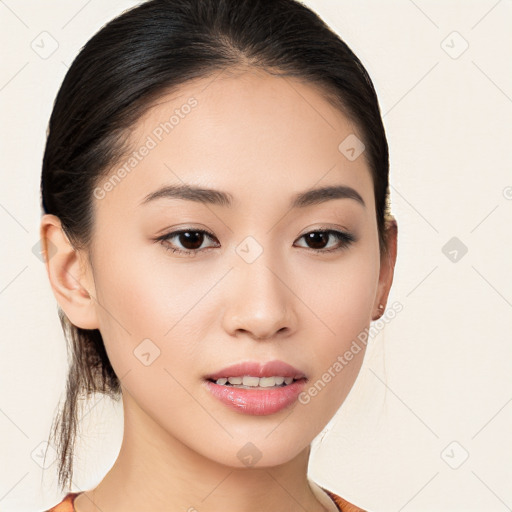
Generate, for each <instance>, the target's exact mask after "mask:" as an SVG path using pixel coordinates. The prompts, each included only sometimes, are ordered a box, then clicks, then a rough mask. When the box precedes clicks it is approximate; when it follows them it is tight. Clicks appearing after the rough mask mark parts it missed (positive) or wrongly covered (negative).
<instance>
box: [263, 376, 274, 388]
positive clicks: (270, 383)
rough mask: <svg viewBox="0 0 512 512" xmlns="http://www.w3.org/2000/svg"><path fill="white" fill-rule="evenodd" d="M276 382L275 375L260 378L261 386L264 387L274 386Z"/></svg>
mask: <svg viewBox="0 0 512 512" xmlns="http://www.w3.org/2000/svg"><path fill="white" fill-rule="evenodd" d="M275 384H276V378H275V377H261V379H260V386H261V387H262V388H269V387H271V386H274V385H275Z"/></svg>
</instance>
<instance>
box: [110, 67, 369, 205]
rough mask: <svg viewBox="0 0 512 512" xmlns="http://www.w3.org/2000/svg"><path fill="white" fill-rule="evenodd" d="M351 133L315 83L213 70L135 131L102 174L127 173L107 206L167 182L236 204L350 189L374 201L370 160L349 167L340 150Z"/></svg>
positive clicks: (163, 101) (167, 98) (170, 96)
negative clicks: (214, 191) (220, 194)
mask: <svg viewBox="0 0 512 512" xmlns="http://www.w3.org/2000/svg"><path fill="white" fill-rule="evenodd" d="M354 136H357V137H358V138H361V137H360V135H359V131H358V129H357V127H356V126H355V125H354V124H353V123H352V122H351V121H350V120H349V119H348V118H347V117H346V116H345V115H344V114H343V113H342V112H341V111H340V110H338V109H336V108H335V107H333V106H332V104H331V103H329V102H328V101H327V100H326V99H325V97H324V96H323V95H322V91H321V90H320V89H319V88H318V87H316V86H314V85H312V84H309V83H305V82H302V81H299V80H297V79H294V78H291V77H282V76H275V75H270V74H269V73H266V72H263V71H255V70H248V71H244V72H240V73H237V74H223V73H216V74H213V75H211V76H209V77H205V78H201V79H197V80H194V81H190V82H187V83H186V84H184V85H182V86H181V87H179V88H178V89H176V90H174V91H172V92H170V93H167V94H165V95H162V96H161V97H160V98H158V100H156V101H155V102H154V103H153V104H152V105H151V107H150V108H149V109H148V110H147V111H146V112H145V114H144V115H143V116H142V117H141V118H140V119H139V120H138V122H137V123H136V124H135V125H134V126H133V127H132V130H131V133H130V138H129V144H130V149H131V152H130V153H128V154H127V155H126V156H125V158H124V159H123V160H122V161H121V162H117V164H116V166H114V167H113V168H112V169H111V170H110V171H109V172H108V173H107V175H106V176H105V179H106V180H108V179H109V177H112V176H113V174H116V172H117V171H118V170H119V169H121V168H124V170H125V172H122V173H121V174H123V178H122V179H121V180H116V181H118V183H116V185H115V187H113V190H111V191H109V193H108V200H109V201H123V202H124V203H125V206H127V207H128V206H130V207H135V205H138V204H140V201H142V199H143V198H144V197H145V196H146V195H147V194H148V193H150V192H152V191H153V190H154V189H156V188H158V187H161V186H162V185H165V184H183V183H185V182H186V183H190V184H195V185H198V186H208V187H212V188H218V189H222V190H227V191H229V192H231V193H232V195H233V196H234V198H235V202H234V205H235V206H236V205H237V204H239V205H240V204H244V206H247V204H246V203H248V202H251V201H252V202H255V200H256V199H258V198H259V203H260V206H261V204H262V201H263V200H264V198H265V199H268V200H272V199H275V201H278V200H279V197H282V196H283V194H284V195H286V198H287V199H288V198H289V197H291V196H293V195H295V193H296V192H298V191H303V190H304V189H307V188H312V187H315V186H324V185H332V184H336V185H339V184H343V185H347V186H351V187H353V188H356V189H357V190H358V192H359V193H360V194H361V195H362V196H363V198H364V200H365V202H366V203H367V204H371V203H372V201H373V195H372V194H373V187H372V179H371V175H370V172H369V168H368V165H367V162H366V159H365V158H364V153H363V154H362V155H361V157H359V158H356V159H354V160H351V159H348V158H347V157H346V155H345V154H344V153H343V152H342V150H341V149H340V144H341V145H342V146H343V141H345V140H347V137H354ZM118 174H119V173H118ZM111 181H112V180H111ZM109 201H105V203H107V202H109ZM256 202H257V201H256ZM256 207H257V205H256Z"/></svg>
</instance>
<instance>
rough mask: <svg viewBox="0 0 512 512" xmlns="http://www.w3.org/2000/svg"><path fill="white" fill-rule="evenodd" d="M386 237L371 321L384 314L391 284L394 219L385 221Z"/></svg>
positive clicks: (395, 251)
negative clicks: (385, 246) (385, 248)
mask: <svg viewBox="0 0 512 512" xmlns="http://www.w3.org/2000/svg"><path fill="white" fill-rule="evenodd" d="M386 236H387V242H388V251H387V253H385V254H383V255H382V258H381V265H380V275H379V286H378V292H377V296H376V297H375V301H376V303H375V304H374V311H377V314H376V315H375V316H374V317H373V318H372V320H377V319H379V318H380V317H381V316H382V314H383V313H384V310H385V309H386V302H387V300H388V295H389V292H390V290H391V285H392V283H393V275H394V271H395V263H396V256H397V243H398V224H397V222H396V219H395V218H394V217H391V218H390V219H388V220H386ZM381 306H382V307H381Z"/></svg>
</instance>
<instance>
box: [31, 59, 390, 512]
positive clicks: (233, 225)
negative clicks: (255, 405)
mask: <svg viewBox="0 0 512 512" xmlns="http://www.w3.org/2000/svg"><path fill="white" fill-rule="evenodd" d="M192 96H193V97H194V98H196V99H197V102H198V104H197V106H196V107H195V108H194V109H192V110H191V112H190V113H189V114H188V115H187V116H185V117H184V118H183V119H180V122H179V124H178V125H177V126H175V128H174V129H173V130H172V132H170V133H169V134H167V135H166V136H165V137H164V138H163V139H162V141H161V142H160V143H159V144H158V145H157V146H156V147H155V148H153V149H152V150H151V151H150V152H149V154H148V155H147V156H145V158H144V159H143V160H142V161H141V162H139V163H138V165H137V166H136V167H135V168H134V169H133V170H132V171H131V172H130V174H128V175H127V176H126V177H125V178H124V179H123V180H121V182H120V183H118V184H117V185H116V186H115V187H114V189H113V190H111V191H109V192H108V193H107V194H106V195H105V197H104V198H102V199H95V200H94V201H93V207H94V221H95V222H94V229H93V239H92V240H93V241H92V245H91V247H90V248H89V249H90V252H89V253H86V252H84V251H78V250H75V249H74V248H73V246H72V245H71V244H70V243H69V241H68V240H67V238H66V236H65V235H64V233H63V231H62V229H61V227H60V222H59V219H58V218H57V217H55V216H53V215H45V216H44V217H43V219H42V223H41V237H42V238H43V239H46V238H47V239H49V240H51V242H52V243H53V244H54V245H55V246H56V247H57V253H56V254H55V255H54V256H53V257H52V258H50V259H49V261H47V271H48V276H49V279H50V282H51V286H52V289H53V291H54V294H55V296H56V298H57V300H58V302H59V304H60V306H61V308H62V309H63V310H64V312H65V313H66V315H67V316H68V318H69V319H70V321H71V322H72V323H73V324H74V325H76V326H79V327H82V328H86V329H99V330H100V331H101V334H102V337H103V340H104V343H105V346H106V350H107V353H108V356H109V358H110V361H111V364H112V366H113V368H114V370H115V371H116V374H117V375H118V376H119V377H120V378H121V382H122V389H123V407H124V415H125V416H124V437H123V442H122V446H121V450H120V453H119V457H118V459H117V460H116V462H115V464H114V466H113V467H112V468H111V470H110V471H109V472H108V474H107V475H106V476H105V478H104V479H103V480H102V481H101V482H100V483H99V485H98V486H97V487H96V488H95V489H92V490H90V491H87V492H85V493H83V494H82V495H81V496H79V497H78V498H77V500H76V501H75V507H76V510H77V511H78V512H90V511H100V510H101V511H103V512H107V511H108V512H117V511H121V510H122V511H125V512H126V511H128V510H134V511H135V510H137V511H142V510H144V511H145V510H148V511H149V510H152V511H154V510H171V511H174V510H175V511H178V510H180V511H183V510H190V511H193V510H194V509H196V510H198V511H200V512H212V511H217V512H218V511H220V510H237V511H240V512H256V511H261V510H275V511H277V510H279V511H290V512H291V511H299V510H300V511H304V510H307V511H309V512H319V511H324V510H328V511H336V510H337V508H336V506H335V505H334V503H333V502H332V501H331V499H330V498H329V497H328V496H327V495H326V494H325V493H324V492H323V491H322V490H321V489H320V488H319V486H318V485H317V484H315V483H314V482H312V481H311V480H310V479H308V477H307V466H308V460H309V455H310V443H311V442H312V440H313V439H314V438H315V437H316V436H317V435H318V434H319V433H320V432H321V430H322V429H323V428H324V427H325V425H326V424H327V423H328V422H329V420H330V419H331V418H332V417H333V416H334V414H335V413H336V412H337V411H338V409H339V408H340V406H341V405H342V404H343V401H344V400H345V397H346V396H347V394H348V392H349V391H350V389H351V387H352V385H353V384H354V381H355V379H356V377H357V374H358V372H359V369H360V366H361V363H362V361H363V356H364V350H361V351H360V352H359V353H358V354H357V355H355V356H354V358H353V359H352V360H351V361H350V363H349V364H348V365H347V366H345V367H344V368H343V370H342V371H341V372H339V373H338V374H337V375H336V377H335V378H333V379H332V380H331V381H330V382H329V383H328V384H327V385H326V386H325V387H324V388H323V389H322V390H321V392H319V393H318V394H317V395H316V396H315V397H313V398H311V400H310V401H309V403H307V404H305V405H304V404H301V403H298V402H296V403H295V404H294V405H293V406H292V407H291V408H287V409H285V410H283V411H280V412H278V413H275V414H270V415H266V416H251V415H246V414H243V413H241V412H238V411H234V410H231V409H229V408H227V407H226V406H225V405H224V404H222V403H220V402H219V401H217V400H216V399H215V398H214V397H212V396H211V395H210V394H209V392H208V391H207V390H206V389H205V387H204V385H203V384H204V383H203V377H204V376H205V375H206V374H208V373H212V372H214V371H217V370H220V369H222V368H223V367H225V366H228V365H231V364H233V363H237V362H241V361H245V360H255V361H268V360H272V359H281V360H283V361H286V362H288V363H289V364H291V365H293V366H295V367H296V368H298V369H300V370H302V371H303V372H304V373H305V374H306V375H307V377H308V378H309V381H310V383H314V382H316V381H317V380H318V379H320V378H321V376H322V374H323V373H324V372H325V371H326V370H327V369H328V368H329V367H332V365H333V363H334V362H335V361H336V358H337V357H338V356H339V355H342V354H344V353H345V351H346V350H347V349H348V348H349V347H350V345H351V343H352V341H353V340H354V339H355V338H356V337H357V335H358V334H359V333H360V332H361V331H363V330H364V329H365V328H368V327H369V325H370V322H371V320H372V319H376V318H378V317H379V315H380V314H381V312H382V310H379V308H378V306H379V304H383V305H384V306H385V305H386V300H387V297H388V293H389V290H390V287H391V284H392V280H393V270H394V266H395V260H396V237H397V228H396V221H393V222H391V223H390V225H389V232H390V237H389V240H390V241H389V246H390V252H389V255H388V256H387V257H384V256H381V254H380V252H379V246H378V234H377V223H376V217H375V201H374V197H373V184H372V178H371V174H370V171H369V167H368V164H367V162H366V160H365V158H364V153H363V155H362V156H361V157H359V158H357V159H355V160H354V161H350V160H348V159H347V158H346V157H345V156H344V155H343V154H342V153H341V152H340V151H339V150H338V145H339V144H340V142H341V141H343V140H344V139H345V138H346V137H347V136H348V135H350V134H353V133H355V134H357V133H358V130H357V127H356V126H354V124H353V123H351V122H350V121H349V120H348V118H347V117H345V116H344V115H343V114H342V113H341V112H340V111H339V110H338V109H335V108H334V107H333V106H331V105H330V104H329V103H328V102H327V101H326V100H325V99H324V97H323V96H322V93H321V91H320V90H318V89H317V88H315V87H314V86H313V85H310V84H306V83H302V82H299V81H297V80H295V79H292V78H286V79H285V78H280V77H276V76H271V75H270V74H267V73H265V72H262V71H255V70H252V69H244V70H243V71H241V72H240V73H238V74H236V75H235V74H229V75H228V74H223V75H218V76H217V77H216V78H215V79H214V78H212V77H209V78H204V79H200V80H196V81H194V82H188V83H187V84H185V85H183V86H182V87H181V88H180V89H179V91H178V92H174V93H173V94H172V95H167V96H165V97H162V98H160V99H159V100H158V101H157V102H156V105H155V106H153V107H152V108H151V109H149V110H148V111H147V112H146V114H145V115H144V116H143V117H142V118H141V119H140V120H139V121H138V122H137V124H136V126H135V127H134V129H133V131H132V133H131V139H130V140H131V142H132V145H133V147H135V148H137V147H140V146H141V144H142V143H143V142H144V141H145V140H146V138H147V136H148V135H149V134H151V133H152V130H154V128H155V127H156V126H158V125H159V123H160V122H163V121H165V120H167V119H169V117H170V115H172V113H173V111H174V109H176V108H179V107H180V105H183V104H184V103H186V101H187V100H188V99H189V98H190V97H192ZM132 149H133V148H132ZM122 163H123V162H121V163H118V165H117V166H114V167H113V168H112V172H114V171H115V170H116V169H117V168H119V167H120V166H121V165H122ZM112 172H110V173H109V174H108V175H107V178H108V177H109V176H111V175H112ZM182 183H189V184H194V185H200V186H207V187H211V188H215V189H220V190H224V191H227V192H229V193H230V194H232V196H233V199H234V205H233V207H232V208H227V207H224V206H221V205H211V204H209V205H204V204H199V203H196V202H192V201H185V200H182V199H167V198H165V199H159V200H155V201H152V202H150V203H148V204H146V205H140V203H141V201H142V200H143V199H144V197H145V196H146V195H147V194H149V193H151V192H153V191H155V190H157V189H159V188H160V187H162V186H163V185H170V184H182ZM324 185H347V186H350V187H352V188H354V189H356V190H357V192H359V194H360V195H361V196H362V198H363V199H364V202H365V203H366V207H363V206H362V205H360V204H359V203H358V202H356V201H355V200H353V199H348V198H344V199H335V200H330V201H327V202H324V203H322V204H317V205H312V206H309V207H306V208H301V209H297V210H293V211H291V210H290V208H289V202H290V199H291V197H292V195H294V194H295V193H297V192H301V191H304V190H307V189H310V188H313V187H320V186H324ZM183 227H190V228H191V229H192V230H195V229H207V230H209V231H211V232H212V233H213V234H214V235H215V239H211V238H209V237H208V236H206V235H205V237H204V238H203V239H202V240H203V242H202V245H201V249H200V250H199V252H198V253H197V254H196V255H195V256H192V257H190V256H184V255H181V254H177V253H173V252H172V251H169V250H166V248H165V242H158V241H156V242H155V241H154V238H156V237H157V236H159V235H162V234H165V233H171V232H172V231H175V230H176V229H179V228H183ZM322 227H328V228H331V229H337V230H341V231H348V232H349V233H351V234H353V235H354V236H355V237H356V241H355V242H353V243H352V244H350V245H348V246H347V247H345V248H343V249H341V250H339V251H336V252H332V253H324V254H322V253H315V252H314V251H313V250H312V249H311V247H313V248H314V247H315V245H308V243H307V241H306V239H305V237H303V235H305V234H306V233H310V232H311V231H315V230H318V229H320V228H322ZM249 235H250V236H252V237H253V238H254V239H255V240H256V241H257V243H258V244H259V245H260V246H261V248H262V250H263V252H262V254H261V255H260V256H259V258H257V259H256V260H255V261H254V262H252V263H247V262H246V261H245V260H244V259H242V258H241V257H240V256H239V255H238V254H237V252H236V251H235V249H236V247H237V246H238V245H239V244H240V242H242V241H243V240H244V239H245V238H246V237H247V236H249ZM199 243H201V240H199ZM199 243H198V245H199ZM172 244H174V247H177V248H181V249H185V248H190V247H191V245H188V246H184V245H183V244H186V241H184V239H183V237H181V238H179V237H174V238H172V239H171V240H168V241H167V247H168V246H169V245H172ZM317 244H318V245H317V246H316V247H319V248H321V247H322V245H321V243H320V242H317ZM325 246H327V249H329V248H332V247H336V246H339V242H338V241H337V239H336V238H334V237H332V236H331V237H330V238H329V239H328V240H327V241H326V242H325V243H324V247H325ZM206 247H213V248H212V249H208V250H205V248H206ZM201 251H203V252H201ZM228 271H229V272H228ZM147 338H149V339H150V340H152V343H154V344H155V345H156V346H158V348H159V350H160V356H159V357H158V358H157V359H155V360H154V361H153V362H152V364H151V365H149V366H146V365H144V364H142V363H141V362H140V361H139V360H138V359H137V358H136V357H134V350H136V348H137V347H138V345H139V344H140V343H141V342H142V340H144V339H147ZM249 441H250V442H251V443H253V444H254V445H255V446H256V447H257V449H258V450H259V452H261V459H260V460H259V461H258V462H257V463H256V464H255V465H254V466H251V467H248V466H246V465H245V464H244V463H243V462H242V461H241V460H240V459H239V458H238V457H237V452H238V451H239V450H240V449H241V448H242V447H243V446H244V445H246V443H248V442H249ZM171 504H172V505H171ZM191 507H194V508H191ZM354 510H358V509H357V508H354Z"/></svg>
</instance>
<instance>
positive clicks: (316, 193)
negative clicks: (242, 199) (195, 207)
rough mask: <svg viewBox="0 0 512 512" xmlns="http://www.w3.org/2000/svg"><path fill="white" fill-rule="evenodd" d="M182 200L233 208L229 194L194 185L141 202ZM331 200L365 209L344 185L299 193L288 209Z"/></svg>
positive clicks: (167, 189)
mask: <svg viewBox="0 0 512 512" xmlns="http://www.w3.org/2000/svg"><path fill="white" fill-rule="evenodd" d="M164 198H165V199H183V200H186V201H195V202H197V203H203V204H212V205H218V206H224V207H228V208H229V207H232V206H233V196H232V195H231V194H230V193H229V192H224V191H222V190H215V189H212V188H205V187H197V186H194V185H189V184H183V185H168V186H165V187H162V188H160V189H158V190H156V191H154V192H151V193H150V194H148V195H147V196H146V197H145V198H144V199H143V200H142V201H141V205H142V204H147V203H150V202H152V201H156V200H157V199H164ZM333 199H353V200H355V201H357V202H358V203H359V204H361V205H362V206H363V208H366V204H365V202H364V200H363V198H362V197H361V195H360V194H359V192H357V191H356V190H355V189H353V188H352V187H348V186H345V185H333V186H327V187H321V188H314V189H309V190H305V191H304V192H299V193H298V194H296V195H295V196H293V197H292V200H291V202H290V208H292V209H295V208H305V207H307V206H311V205H315V204H321V203H324V202H326V201H331V200H333Z"/></svg>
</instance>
